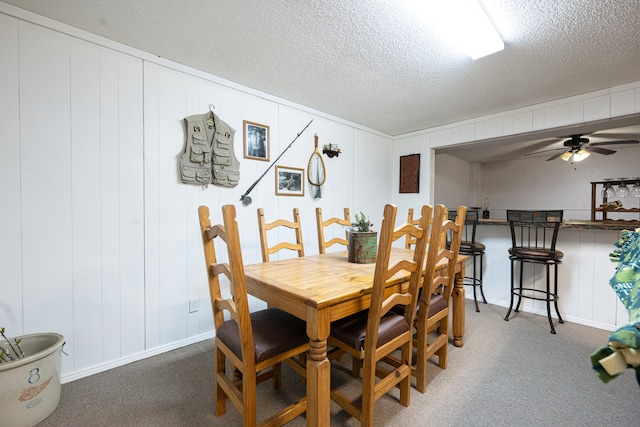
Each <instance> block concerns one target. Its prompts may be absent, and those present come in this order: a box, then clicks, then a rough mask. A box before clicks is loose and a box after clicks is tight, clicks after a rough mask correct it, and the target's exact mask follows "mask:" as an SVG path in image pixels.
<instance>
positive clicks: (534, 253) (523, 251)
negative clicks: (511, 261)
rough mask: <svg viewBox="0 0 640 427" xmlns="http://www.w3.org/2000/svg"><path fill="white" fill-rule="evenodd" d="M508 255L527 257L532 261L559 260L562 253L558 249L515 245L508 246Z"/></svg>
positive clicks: (517, 257) (518, 257)
mask: <svg viewBox="0 0 640 427" xmlns="http://www.w3.org/2000/svg"><path fill="white" fill-rule="evenodd" d="M509 255H510V257H512V258H516V259H520V258H524V259H528V260H533V261H541V262H544V261H559V260H561V259H562V257H563V256H564V254H563V253H562V251H559V250H557V249H556V250H551V249H547V248H531V247H516V248H509Z"/></svg>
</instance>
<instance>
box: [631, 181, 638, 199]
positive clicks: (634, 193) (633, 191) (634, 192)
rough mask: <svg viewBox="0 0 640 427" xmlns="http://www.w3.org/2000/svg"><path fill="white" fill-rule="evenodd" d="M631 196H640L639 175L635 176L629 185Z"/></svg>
mask: <svg viewBox="0 0 640 427" xmlns="http://www.w3.org/2000/svg"><path fill="white" fill-rule="evenodd" d="M631 197H640V177H636V183H635V184H633V187H631Z"/></svg>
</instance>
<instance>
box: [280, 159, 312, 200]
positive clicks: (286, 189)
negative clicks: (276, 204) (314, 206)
mask: <svg viewBox="0 0 640 427" xmlns="http://www.w3.org/2000/svg"><path fill="white" fill-rule="evenodd" d="M304 182H305V180H304V169H302V168H291V167H288V166H276V196H304Z"/></svg>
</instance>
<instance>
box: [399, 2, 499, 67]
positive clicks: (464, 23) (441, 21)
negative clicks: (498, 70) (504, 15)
mask: <svg viewBox="0 0 640 427" xmlns="http://www.w3.org/2000/svg"><path fill="white" fill-rule="evenodd" d="M410 4H411V5H412V6H413V7H414V8H416V10H417V11H418V13H419V14H420V15H421V16H422V17H423V19H424V20H425V22H426V23H427V25H428V26H429V28H430V29H436V30H438V32H440V33H441V34H442V35H443V37H444V38H446V40H447V41H448V42H449V43H450V44H451V45H452V46H455V47H457V48H459V49H462V50H464V51H465V52H466V53H467V54H468V55H469V56H470V57H471V59H473V60H476V59H478V58H482V57H483V56H487V55H490V54H492V53H495V52H498V51H501V50H503V49H504V42H503V41H502V39H501V38H500V35H499V34H498V32H497V31H496V29H495V28H494V26H493V24H492V23H491V21H490V20H489V17H488V16H487V14H486V13H485V12H484V10H483V9H482V7H481V6H480V4H479V3H478V0H410Z"/></svg>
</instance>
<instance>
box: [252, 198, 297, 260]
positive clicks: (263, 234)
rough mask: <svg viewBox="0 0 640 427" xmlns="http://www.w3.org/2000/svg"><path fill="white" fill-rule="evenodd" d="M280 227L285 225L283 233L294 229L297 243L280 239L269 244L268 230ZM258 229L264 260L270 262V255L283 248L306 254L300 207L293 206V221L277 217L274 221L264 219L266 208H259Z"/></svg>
mask: <svg viewBox="0 0 640 427" xmlns="http://www.w3.org/2000/svg"><path fill="white" fill-rule="evenodd" d="M278 227H283V229H281V230H276V231H281V233H286V230H284V229H289V230H293V232H294V234H295V243H294V242H292V241H280V242H278V243H276V244H275V245H272V246H269V240H268V238H267V235H268V233H267V232H268V231H271V230H275V229H277V228H278ZM258 229H259V231H260V249H261V251H262V262H269V261H270V256H271V255H273V254H274V253H276V252H278V251H281V250H283V249H288V250H291V251H296V252H297V253H298V256H299V257H303V256H304V244H303V241H302V224H301V222H300V212H299V211H298V208H293V221H290V220H288V219H276V220H275V221H272V222H266V221H265V219H264V210H263V209H262V208H258Z"/></svg>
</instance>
